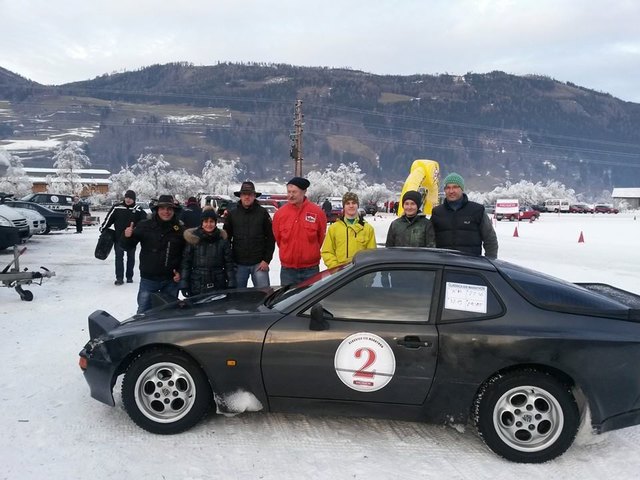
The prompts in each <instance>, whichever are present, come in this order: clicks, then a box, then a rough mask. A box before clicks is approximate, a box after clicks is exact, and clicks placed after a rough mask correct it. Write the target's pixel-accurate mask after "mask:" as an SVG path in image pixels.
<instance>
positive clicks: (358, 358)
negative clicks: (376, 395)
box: [333, 332, 396, 392]
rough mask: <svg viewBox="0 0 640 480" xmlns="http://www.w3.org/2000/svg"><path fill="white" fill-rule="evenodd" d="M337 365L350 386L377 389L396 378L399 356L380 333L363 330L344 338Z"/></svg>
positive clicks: (340, 376)
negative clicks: (397, 358) (394, 375)
mask: <svg viewBox="0 0 640 480" xmlns="http://www.w3.org/2000/svg"><path fill="white" fill-rule="evenodd" d="M333 365H334V368H335V369H336V373H337V374H338V377H339V378H340V380H342V382H343V383H344V384H345V385H346V386H347V387H349V388H352V389H354V390H357V391H359V392H375V391H376V390H380V389H381V388H383V387H384V386H385V385H386V384H387V383H389V382H390V381H391V379H392V378H393V374H394V373H395V371H396V357H395V356H394V355H393V351H392V350H391V347H389V344H388V343H387V342H385V341H384V340H383V339H382V338H380V337H379V336H378V335H374V334H373V333H367V332H361V333H354V334H353V335H349V336H348V337H347V338H345V339H344V340H343V341H342V343H341V344H340V346H339V347H338V349H337V350H336V356H335V357H334V359H333Z"/></svg>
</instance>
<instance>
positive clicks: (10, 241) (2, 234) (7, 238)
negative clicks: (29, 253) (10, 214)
mask: <svg viewBox="0 0 640 480" xmlns="http://www.w3.org/2000/svg"><path fill="white" fill-rule="evenodd" d="M18 243H20V232H19V231H18V229H17V228H16V227H14V226H13V223H12V222H11V220H9V219H8V218H5V217H3V216H2V215H0V250H4V249H5V248H8V247H12V246H13V245H16V244H18Z"/></svg>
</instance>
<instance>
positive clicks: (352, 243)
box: [320, 192, 376, 268]
mask: <svg viewBox="0 0 640 480" xmlns="http://www.w3.org/2000/svg"><path fill="white" fill-rule="evenodd" d="M359 205H360V201H359V199H358V195H356V194H355V193H353V192H347V193H345V194H344V195H343V196H342V211H343V214H342V215H341V216H340V217H339V218H338V220H337V221H335V222H333V223H332V224H331V225H330V226H329V230H328V231H327V236H326V237H325V239H324V242H323V243H322V249H321V250H320V253H321V255H322V260H323V261H324V264H325V265H326V266H327V268H333V267H337V266H339V265H344V264H345V263H349V262H350V261H351V259H352V258H353V256H354V255H355V254H356V253H358V252H360V251H361V250H367V249H372V248H376V233H375V231H374V230H373V227H372V226H371V225H370V224H368V223H366V222H365V221H364V218H362V217H361V216H360V215H359V214H358V206H359Z"/></svg>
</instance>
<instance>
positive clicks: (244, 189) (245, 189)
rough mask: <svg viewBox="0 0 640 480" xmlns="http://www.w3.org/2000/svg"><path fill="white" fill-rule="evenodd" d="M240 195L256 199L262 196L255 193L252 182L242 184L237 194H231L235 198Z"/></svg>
mask: <svg viewBox="0 0 640 480" xmlns="http://www.w3.org/2000/svg"><path fill="white" fill-rule="evenodd" d="M303 190H304V189H303ZM242 193H253V194H254V195H255V196H256V197H259V196H260V195H262V193H260V192H256V186H255V185H254V184H253V182H249V181H247V182H242V186H241V187H240V190H239V191H238V192H233V194H234V195H235V196H236V197H239V196H240V194H242Z"/></svg>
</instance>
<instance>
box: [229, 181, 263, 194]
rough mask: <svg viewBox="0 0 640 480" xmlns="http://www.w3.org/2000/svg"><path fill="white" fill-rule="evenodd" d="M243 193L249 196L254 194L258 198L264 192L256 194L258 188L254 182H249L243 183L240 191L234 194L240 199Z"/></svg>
mask: <svg viewBox="0 0 640 480" xmlns="http://www.w3.org/2000/svg"><path fill="white" fill-rule="evenodd" d="M243 193H244V194H247V195H250V194H253V195H255V196H256V198H258V197H259V196H260V195H262V192H256V186H255V185H254V184H253V182H249V181H246V182H242V185H241V186H240V190H238V191H237V192H233V194H234V195H235V196H236V197H240V196H241V195H242V194H243Z"/></svg>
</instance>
